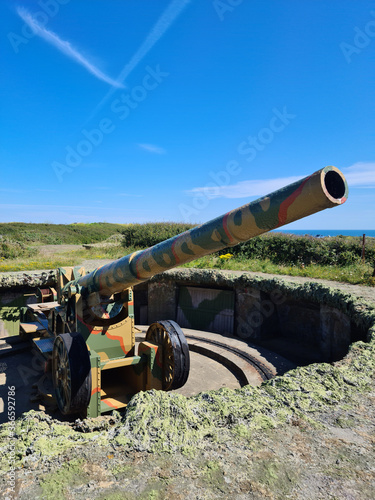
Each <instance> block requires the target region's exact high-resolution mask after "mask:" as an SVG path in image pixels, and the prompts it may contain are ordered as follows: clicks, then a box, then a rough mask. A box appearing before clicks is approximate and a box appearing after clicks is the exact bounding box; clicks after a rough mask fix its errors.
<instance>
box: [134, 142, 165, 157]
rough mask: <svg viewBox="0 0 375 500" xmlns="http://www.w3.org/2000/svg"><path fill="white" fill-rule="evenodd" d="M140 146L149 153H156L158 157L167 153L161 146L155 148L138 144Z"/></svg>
mask: <svg viewBox="0 0 375 500" xmlns="http://www.w3.org/2000/svg"><path fill="white" fill-rule="evenodd" d="M138 146H139V147H140V148H141V149H144V150H145V151H148V152H149V153H155V154H157V155H163V154H165V153H166V151H165V149H163V148H161V147H160V146H155V144H138Z"/></svg>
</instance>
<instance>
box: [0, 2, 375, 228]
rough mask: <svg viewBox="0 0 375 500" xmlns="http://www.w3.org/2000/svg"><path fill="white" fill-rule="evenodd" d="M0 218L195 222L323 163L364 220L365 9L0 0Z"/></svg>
mask: <svg viewBox="0 0 375 500" xmlns="http://www.w3.org/2000/svg"><path fill="white" fill-rule="evenodd" d="M0 15H1V18H2V20H3V22H2V24H1V28H0V29H1V39H2V50H1V56H0V57H1V67H2V78H1V82H0V86H1V87H0V89H1V90H0V92H1V103H2V112H1V121H2V123H1V130H2V134H1V146H0V148H1V149H0V154H1V165H2V167H1V178H0V197H1V199H0V221H3V222H10V221H25V222H54V223H71V222H99V221H107V222H119V223H128V222H147V221H169V220H174V221H189V222H204V221H207V220H210V219H212V218H213V217H215V216H217V215H221V214H222V213H225V212H226V211H228V210H231V209H232V208H236V207H238V206H240V205H243V204H244V203H247V202H248V201H250V200H253V199H256V198H258V197H260V196H262V195H265V194H267V193H269V192H271V191H273V190H274V189H277V188H279V187H281V186H282V185H286V184H288V183H289V182H292V181H293V180H295V179H297V178H302V177H304V176H306V175H309V174H311V173H312V172H314V171H316V170H318V169H320V168H322V167H324V166H326V165H335V166H336V167H338V168H340V169H341V170H342V171H343V172H344V174H345V175H346V176H347V180H348V184H349V199H348V201H347V202H346V203H345V204H344V205H343V206H341V207H338V208H335V209H332V210H326V211H324V212H322V213H320V214H315V215H313V216H311V217H309V218H308V219H304V220H302V221H298V222H296V223H294V224H292V225H291V226H290V227H291V228H295V229H355V228H361V229H375V206H374V201H375V196H374V195H375V149H374V132H375V100H374V76H375V56H374V53H375V4H374V2H368V1H361V2H358V1H355V0H350V1H349V0H330V1H328V0H327V1H318V0H303V1H301V0H272V1H271V0H258V1H257V0H251V1H250V0H243V1H241V0H190V1H189V0H157V1H156V0H137V1H135V0H123V1H118V0H105V1H104V0H90V1H89V0H35V1H34V0H28V1H27V0H20V2H17V1H13V0H3V1H1V2H0Z"/></svg>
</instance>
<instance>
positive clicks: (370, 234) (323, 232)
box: [272, 229, 375, 238]
mask: <svg viewBox="0 0 375 500" xmlns="http://www.w3.org/2000/svg"><path fill="white" fill-rule="evenodd" d="M272 232H277V233H289V234H296V235H299V236H303V235H305V234H309V235H310V236H315V237H317V238H323V237H325V236H339V235H342V236H361V237H362V236H363V235H364V234H365V235H366V238H375V229H275V231H272Z"/></svg>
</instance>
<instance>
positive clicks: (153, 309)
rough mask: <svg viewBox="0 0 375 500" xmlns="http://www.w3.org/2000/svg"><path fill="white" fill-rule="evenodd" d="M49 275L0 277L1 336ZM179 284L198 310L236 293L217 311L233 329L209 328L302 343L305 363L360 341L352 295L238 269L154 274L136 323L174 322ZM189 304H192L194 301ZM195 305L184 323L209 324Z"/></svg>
mask: <svg viewBox="0 0 375 500" xmlns="http://www.w3.org/2000/svg"><path fill="white" fill-rule="evenodd" d="M53 278H54V276H53V274H51V273H50V274H46V273H43V274H42V275H39V276H32V277H31V278H30V277H29V276H27V275H25V274H24V273H23V274H22V275H20V277H19V278H18V281H17V280H16V282H15V281H14V279H13V276H12V277H10V278H9V279H7V280H6V281H5V282H4V280H3V281H2V282H1V281H0V337H4V336H7V335H12V334H15V333H16V332H17V331H18V322H19V320H18V319H17V315H18V311H19V307H20V306H22V305H24V304H25V303H30V302H35V297H34V296H33V293H35V291H36V290H37V288H38V287H40V286H43V285H45V286H46V285H49V286H54V285H55V283H54V281H53ZM181 287H187V288H188V289H189V290H193V289H194V287H199V289H200V294H201V296H202V300H199V301H198V302H199V304H198V305H197V308H199V309H200V310H201V309H202V308H204V307H206V306H207V307H209V306H210V301H211V302H212V301H216V302H217V299H218V297H219V296H220V295H227V294H226V293H225V294H220V293H219V292H220V291H221V290H223V291H225V292H231V293H232V294H233V295H234V306H233V311H218V314H220V313H223V318H224V317H225V321H227V319H228V318H227V316H228V314H229V315H230V314H231V315H232V319H231V324H232V326H231V328H229V327H225V328H227V330H228V331H226V332H225V331H221V330H220V328H221V327H222V326H223V325H224V326H225V324H227V325H229V323H225V321H224V320H223V321H214V320H212V321H210V325H211V328H214V330H213V331H216V332H220V333H228V334H232V335H234V336H237V337H240V338H242V339H247V340H248V341H249V342H251V343H256V344H259V345H263V346H265V347H268V348H270V349H272V348H274V349H275V350H276V348H277V349H281V350H282V349H284V350H285V348H287V351H288V352H289V351H290V352H291V353H293V350H294V351H298V349H301V346H302V347H304V348H305V350H306V351H308V353H309V352H310V354H311V355H310V361H311V359H312V360H314V361H335V360H338V359H340V358H342V357H343V356H344V355H345V354H346V352H347V350H348V347H349V345H350V343H351V342H353V341H357V340H366V331H367V330H366V325H365V324H361V323H360V322H359V320H358V318H357V317H356V313H355V307H354V306H353V304H352V302H353V301H348V300H347V297H345V296H343V295H342V294H341V295H340V292H338V291H334V292H333V291H332V289H329V288H327V287H323V286H322V285H317V284H311V283H310V284H306V285H296V284H293V283H288V282H287V281H285V280H282V279H280V280H278V279H261V278H252V277H250V276H249V275H248V274H246V273H240V272H237V273H235V272H226V271H209V270H197V269H181V270H178V269H177V270H173V271H168V272H166V273H163V275H159V276H155V277H154V278H152V279H151V280H150V281H149V282H147V283H143V284H141V285H139V286H136V287H135V289H134V296H135V314H136V318H135V319H136V323H138V324H147V323H148V324H150V323H152V322H155V321H158V320H162V319H172V320H176V319H177V312H178V308H179V297H180V289H181ZM185 289H186V288H185ZM204 290H208V291H212V290H215V291H216V292H217V293H212V292H209V293H207V294H206V298H204V297H205V294H204ZM25 292H26V294H27V296H26V297H24V293H25ZM211 296H212V298H211V299H207V297H211ZM224 303H225V304H228V301H227V300H226V301H225V302H223V304H224ZM192 304H193V307H194V301H193V302H192ZM216 306H217V304H216ZM216 306H215V307H216ZM223 307H227V305H226V306H223ZM180 309H181V308H180ZM200 310H199V311H197V314H193V316H194V325H188V324H187V325H184V326H192V327H194V328H196V329H198V328H202V329H208V330H210V326H207V321H205V322H204V324H203V317H205V318H207V314H202V324H201V325H200V324H199V316H200ZM350 311H352V312H350ZM193 312H194V311H193ZM224 313H225V314H224ZM227 313H228V314H227ZM358 317H360V316H358ZM185 319H186V318H185ZM187 321H189V318H188V317H187ZM285 346H286V347H285ZM288 352H287V353H288ZM308 353H307V354H308ZM283 355H285V354H283ZM285 357H288V356H285ZM307 360H309V359H307Z"/></svg>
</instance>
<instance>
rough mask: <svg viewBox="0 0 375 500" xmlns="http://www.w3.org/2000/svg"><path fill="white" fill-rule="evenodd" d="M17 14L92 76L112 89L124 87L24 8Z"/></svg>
mask: <svg viewBox="0 0 375 500" xmlns="http://www.w3.org/2000/svg"><path fill="white" fill-rule="evenodd" d="M17 14H18V15H19V16H20V17H21V19H23V21H25V23H26V24H27V25H28V26H29V27H30V28H31V29H32V30H33V32H34V33H35V34H36V35H38V36H40V38H43V40H45V41H46V42H47V43H49V44H51V45H53V46H54V47H56V48H57V49H58V50H59V51H60V52H62V53H63V54H65V55H66V56H67V57H70V59H73V60H74V61H75V62H77V63H78V64H80V65H81V66H83V67H84V68H86V69H87V71H89V72H90V73H91V74H93V75H94V76H96V78H99V80H102V81H104V82H106V83H109V85H111V86H112V87H117V88H123V87H124V85H123V84H122V83H121V82H119V81H117V80H113V79H112V78H110V77H109V76H107V75H106V74H105V73H103V72H102V71H101V70H100V69H99V68H97V67H96V66H94V65H93V64H92V63H91V62H90V61H88V60H87V59H86V58H85V57H84V56H83V55H82V54H80V53H79V52H78V50H77V49H75V48H74V47H72V45H71V43H70V42H68V41H66V40H62V39H61V38H60V37H59V36H58V35H56V33H53V32H52V31H49V30H47V29H46V28H45V27H44V26H43V25H41V24H40V23H38V21H37V20H36V19H35V18H34V17H33V16H32V15H31V14H30V13H29V12H28V11H27V10H26V9H24V8H23V7H18V8H17Z"/></svg>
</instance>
